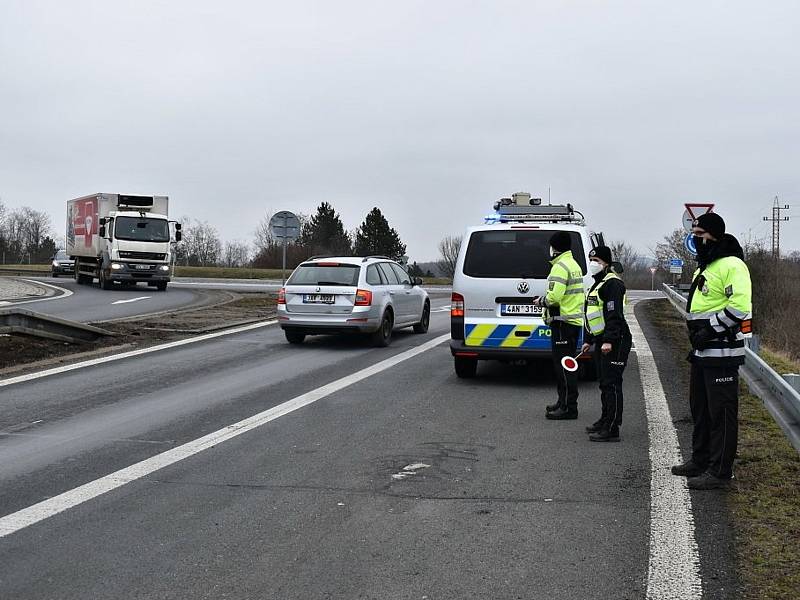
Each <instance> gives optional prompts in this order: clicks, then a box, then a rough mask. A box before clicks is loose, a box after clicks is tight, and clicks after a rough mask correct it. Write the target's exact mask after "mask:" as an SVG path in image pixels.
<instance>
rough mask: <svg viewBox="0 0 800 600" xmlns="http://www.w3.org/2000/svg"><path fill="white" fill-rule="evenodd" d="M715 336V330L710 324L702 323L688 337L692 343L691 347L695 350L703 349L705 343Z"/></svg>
mask: <svg viewBox="0 0 800 600" xmlns="http://www.w3.org/2000/svg"><path fill="white" fill-rule="evenodd" d="M716 337H717V332H716V331H714V330H713V329H712V328H711V326H710V325H704V326H703V327H701V328H700V329H698V330H697V331H695V332H694V333H692V334H691V335H690V337H689V341H691V343H692V348H694V349H695V350H704V349H705V347H706V344H708V342H710V341H711V340H713V339H714V338H716Z"/></svg>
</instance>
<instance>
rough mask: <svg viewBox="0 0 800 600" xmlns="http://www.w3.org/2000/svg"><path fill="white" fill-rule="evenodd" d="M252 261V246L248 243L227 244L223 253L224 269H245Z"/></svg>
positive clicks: (235, 242)
mask: <svg viewBox="0 0 800 600" xmlns="http://www.w3.org/2000/svg"><path fill="white" fill-rule="evenodd" d="M249 261H250V246H249V245H248V244H247V243H246V242H241V241H232V242H225V248H224V250H223V251H222V266H223V267H245V266H247V264H248V262H249Z"/></svg>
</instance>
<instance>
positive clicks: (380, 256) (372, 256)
mask: <svg viewBox="0 0 800 600" xmlns="http://www.w3.org/2000/svg"><path fill="white" fill-rule="evenodd" d="M370 258H381V259H383V260H394V259H393V258H391V257H389V256H384V255H383V254H370V255H369V256H365V257H364V258H363V260H362V261H361V262H362V263H365V262H367V261H368V260H369V259H370Z"/></svg>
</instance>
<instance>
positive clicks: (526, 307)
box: [500, 304, 542, 317]
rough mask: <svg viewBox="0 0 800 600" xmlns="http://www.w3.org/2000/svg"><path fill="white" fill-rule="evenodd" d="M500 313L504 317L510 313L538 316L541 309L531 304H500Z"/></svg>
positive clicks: (510, 314)
mask: <svg viewBox="0 0 800 600" xmlns="http://www.w3.org/2000/svg"><path fill="white" fill-rule="evenodd" d="M500 314H501V315H502V316H504V317H506V316H512V315H525V316H531V317H540V316H541V315H542V309H541V307H539V306H534V305H533V304H501V305H500Z"/></svg>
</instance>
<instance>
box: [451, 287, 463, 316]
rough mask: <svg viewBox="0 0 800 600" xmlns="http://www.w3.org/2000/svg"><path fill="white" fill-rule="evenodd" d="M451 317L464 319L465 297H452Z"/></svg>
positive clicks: (455, 295)
mask: <svg viewBox="0 0 800 600" xmlns="http://www.w3.org/2000/svg"><path fill="white" fill-rule="evenodd" d="M450 316H451V317H460V318H462V319H463V318H464V296H462V295H461V294H456V293H455V292H453V295H452V296H451V297H450Z"/></svg>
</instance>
